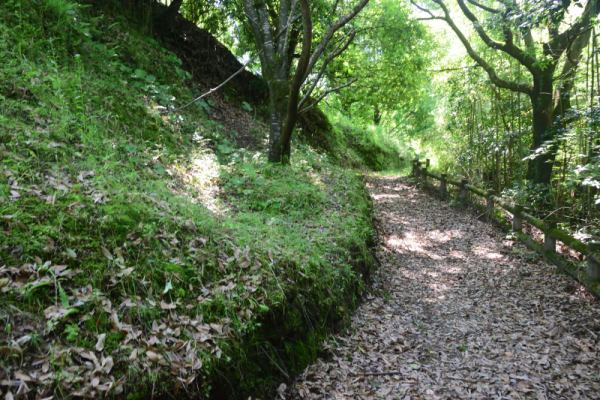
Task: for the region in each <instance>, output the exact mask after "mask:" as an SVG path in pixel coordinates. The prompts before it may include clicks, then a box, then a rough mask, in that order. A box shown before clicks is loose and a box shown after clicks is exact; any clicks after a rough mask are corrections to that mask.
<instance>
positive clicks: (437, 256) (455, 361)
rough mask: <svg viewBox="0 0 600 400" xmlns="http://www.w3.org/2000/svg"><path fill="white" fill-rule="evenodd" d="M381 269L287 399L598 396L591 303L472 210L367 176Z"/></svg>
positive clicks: (597, 306) (598, 327)
mask: <svg viewBox="0 0 600 400" xmlns="http://www.w3.org/2000/svg"><path fill="white" fill-rule="evenodd" d="M369 189H370V191H371V194H372V196H373V199H374V201H375V205H376V212H377V219H378V221H379V233H380V242H381V243H380V247H379V248H378V256H379V259H380V261H381V264H382V265H381V268H380V270H379V271H378V275H377V276H376V277H375V288H376V290H375V291H374V293H373V295H371V296H370V297H369V298H368V299H366V301H365V302H364V303H363V304H362V306H361V307H360V308H359V309H358V310H357V312H356V314H355V317H354V319H353V322H352V326H351V328H350V331H349V332H347V333H346V334H345V335H342V336H339V337H336V338H334V339H333V340H332V341H331V343H330V346H329V348H330V349H331V350H330V355H329V357H328V358H327V359H325V360H319V361H317V362H316V363H315V364H313V365H311V366H310V367H309V368H307V369H306V371H305V372H304V373H303V374H302V375H301V376H300V377H299V379H298V380H297V381H296V383H295V385H294V387H292V388H290V389H288V390H287V393H286V396H287V397H288V398H290V399H458V398H461V399H465V398H468V399H600V303H599V302H598V301H596V300H594V299H592V298H591V297H590V296H589V295H587V294H586V293H584V292H583V291H582V290H581V289H580V288H579V287H578V286H577V285H575V284H574V282H573V281H572V280H571V279H570V278H568V277H565V276H563V275H559V274H557V273H556V272H555V269H554V268H553V267H551V266H549V265H547V264H545V263H543V262H540V261H537V259H536V258H535V257H533V255H532V254H531V253H529V252H528V251H526V250H524V249H523V248H522V247H521V246H514V245H513V244H512V243H508V242H506V241H504V240H503V238H504V235H503V234H502V233H501V232H499V231H498V230H497V229H495V228H493V227H491V226H490V225H488V224H485V223H483V222H480V221H478V220H477V219H476V218H475V217H474V216H473V215H472V214H469V213H466V212H461V211H457V210H455V209H453V208H451V207H450V206H449V205H448V204H447V203H443V202H441V201H438V200H436V199H434V198H432V197H430V196H428V195H426V194H424V193H422V192H420V191H417V190H416V189H415V188H414V187H412V186H410V185H409V184H407V183H406V182H405V181H404V180H402V179H393V178H372V179H371V180H370V182H369Z"/></svg>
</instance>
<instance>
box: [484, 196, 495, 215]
mask: <svg viewBox="0 0 600 400" xmlns="http://www.w3.org/2000/svg"><path fill="white" fill-rule="evenodd" d="M485 218H486V219H487V220H488V221H492V220H493V219H494V191H493V190H488V191H487V192H486V196H485Z"/></svg>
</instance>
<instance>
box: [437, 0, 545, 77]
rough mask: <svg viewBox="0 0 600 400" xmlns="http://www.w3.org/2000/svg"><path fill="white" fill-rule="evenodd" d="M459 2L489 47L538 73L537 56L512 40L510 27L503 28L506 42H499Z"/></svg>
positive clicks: (467, 8)
mask: <svg viewBox="0 0 600 400" xmlns="http://www.w3.org/2000/svg"><path fill="white" fill-rule="evenodd" d="M434 1H435V2H436V3H441V2H442V0H434ZM457 2H458V6H459V7H460V9H461V10H462V12H463V14H464V15H465V17H467V19H468V20H469V21H471V22H472V24H473V28H475V32H477V34H478V35H479V37H480V38H481V40H483V42H484V43H485V44H486V45H487V46H488V47H491V48H492V49H496V50H502V51H503V52H505V53H506V54H508V55H509V56H511V57H512V58H514V59H515V60H517V61H519V62H520V63H521V65H523V66H524V67H525V68H527V69H528V70H529V71H530V72H531V73H532V74H533V75H536V74H537V73H538V72H539V71H538V69H537V67H535V58H533V57H532V56H531V55H529V54H527V53H526V52H524V51H523V50H521V49H520V48H519V47H517V46H516V45H515V44H514V42H513V40H512V32H511V30H510V28H509V27H507V26H504V29H503V30H504V35H505V37H506V42H505V43H500V42H497V41H495V40H493V39H492V38H491V37H490V36H489V35H488V33H487V32H486V31H485V29H483V27H482V26H481V23H480V22H479V20H478V19H477V17H476V16H475V14H473V13H472V12H471V10H470V9H469V7H468V6H467V5H466V4H465V2H464V0H457Z"/></svg>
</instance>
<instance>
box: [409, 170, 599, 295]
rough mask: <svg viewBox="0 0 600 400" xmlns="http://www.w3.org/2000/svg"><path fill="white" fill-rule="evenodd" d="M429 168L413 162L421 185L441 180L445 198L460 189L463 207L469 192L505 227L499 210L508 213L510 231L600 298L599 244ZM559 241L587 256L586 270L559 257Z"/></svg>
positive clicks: (487, 215)
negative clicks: (536, 235) (527, 229)
mask: <svg viewBox="0 0 600 400" xmlns="http://www.w3.org/2000/svg"><path fill="white" fill-rule="evenodd" d="M428 169H429V159H426V160H425V161H420V160H418V159H415V160H413V162H412V176H413V177H414V178H415V179H416V180H417V181H418V182H420V183H422V184H424V185H428V184H429V183H428V178H433V179H435V180H437V181H439V185H437V186H433V187H434V189H436V190H437V192H438V194H439V195H440V197H442V198H443V199H447V198H449V190H448V185H453V186H455V187H457V188H458V200H459V202H460V203H461V204H463V205H466V204H468V203H469V193H473V194H474V195H476V196H479V197H481V198H483V200H484V202H485V217H486V219H487V220H489V221H492V220H495V221H497V222H500V223H501V224H506V223H507V222H508V220H507V219H506V218H502V217H500V218H498V216H497V215H496V214H497V213H496V208H498V207H499V208H500V209H503V210H504V211H507V212H508V213H510V215H511V216H512V218H511V220H510V228H511V230H512V232H513V233H514V235H515V236H516V237H517V238H518V239H519V240H521V241H522V242H524V243H525V244H526V245H527V246H528V247H529V248H531V249H533V250H535V251H537V252H539V253H540V254H541V255H543V256H544V257H545V258H546V259H547V260H549V261H551V262H553V263H554V264H556V265H557V266H559V267H560V268H561V269H563V270H564V271H565V272H567V273H569V274H570V275H571V276H573V277H574V278H576V279H577V280H578V281H580V282H581V283H582V284H583V285H585V286H586V287H588V289H590V290H591V291H592V293H594V294H595V295H596V296H599V295H600V248H598V246H597V245H593V244H588V243H583V242H582V241H581V240H578V239H576V238H574V237H573V236H571V234H570V233H568V232H566V231H564V230H562V229H559V228H557V227H556V222H555V221H552V220H542V219H540V218H537V217H535V216H533V215H531V214H529V213H528V212H526V210H525V207H523V206H522V205H519V204H514V203H510V202H509V201H507V200H506V199H503V198H502V197H499V196H497V195H496V193H494V191H493V190H484V189H481V188H478V187H476V186H473V185H471V184H469V182H468V180H467V179H460V180H457V179H452V178H450V177H449V176H448V175H447V174H436V173H433V172H430V171H428ZM524 223H527V224H530V225H531V226H534V227H536V228H537V229H539V230H540V231H541V233H542V234H543V237H544V239H543V243H538V242H537V241H535V240H534V239H533V238H532V237H531V236H529V235H527V234H525V233H524V232H523V228H524ZM557 240H558V241H560V242H562V243H564V245H565V246H567V247H568V248H570V249H572V250H575V251H576V252H578V253H580V254H581V255H582V256H583V257H585V268H582V265H581V264H578V263H575V262H573V260H569V259H568V258H565V257H561V255H559V254H557V252H556V242H557Z"/></svg>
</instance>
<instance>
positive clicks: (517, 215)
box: [512, 204, 523, 232]
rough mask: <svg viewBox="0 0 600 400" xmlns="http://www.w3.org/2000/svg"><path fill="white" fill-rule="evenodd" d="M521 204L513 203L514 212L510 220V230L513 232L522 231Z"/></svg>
mask: <svg viewBox="0 0 600 400" xmlns="http://www.w3.org/2000/svg"><path fill="white" fill-rule="evenodd" d="M522 212H523V206H522V205H520V204H515V212H514V214H513V220H512V230H513V232H522V231H523V216H522V214H521V213H522Z"/></svg>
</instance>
